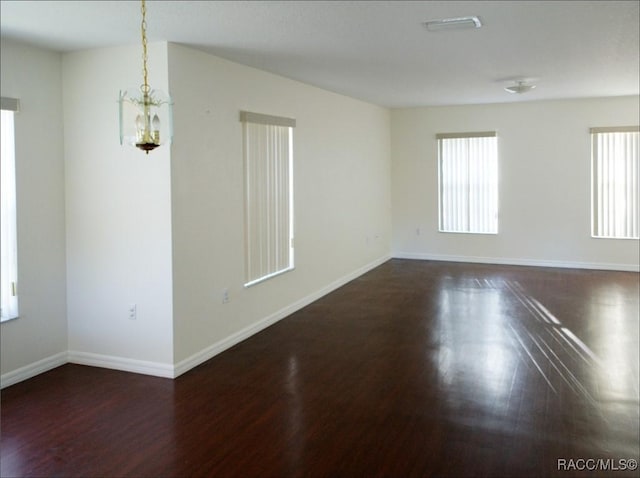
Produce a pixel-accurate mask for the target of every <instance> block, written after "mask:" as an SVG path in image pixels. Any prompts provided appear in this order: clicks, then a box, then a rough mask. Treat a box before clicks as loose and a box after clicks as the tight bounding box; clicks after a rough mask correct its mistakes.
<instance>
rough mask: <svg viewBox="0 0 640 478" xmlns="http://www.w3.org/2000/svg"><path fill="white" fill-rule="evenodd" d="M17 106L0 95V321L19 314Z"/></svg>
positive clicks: (16, 102)
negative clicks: (15, 117) (15, 127)
mask: <svg viewBox="0 0 640 478" xmlns="http://www.w3.org/2000/svg"><path fill="white" fill-rule="evenodd" d="M17 110H18V100H16V99H13V98H2V107H1V113H2V116H1V118H0V123H1V129H2V137H1V138H0V147H1V152H0V163H1V165H0V169H1V171H0V182H1V184H0V188H1V194H0V209H1V215H2V221H1V224H0V227H1V229H2V231H1V236H2V237H0V242H1V247H0V249H1V252H0V254H1V257H0V261H1V266H0V267H1V270H0V272H1V275H2V277H1V278H0V287H1V291H0V302H1V303H0V309H1V310H0V316H1V321H3V322H4V321H5V320H10V319H15V318H16V317H18V293H17V286H18V244H17V233H16V167H15V141H14V126H13V119H14V118H13V116H14V113H15V112H16V111H17Z"/></svg>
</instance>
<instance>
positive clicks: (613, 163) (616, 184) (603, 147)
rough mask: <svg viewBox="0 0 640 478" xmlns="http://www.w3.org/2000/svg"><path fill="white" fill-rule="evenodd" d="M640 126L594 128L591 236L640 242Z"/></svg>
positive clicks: (592, 143) (592, 133)
mask: <svg viewBox="0 0 640 478" xmlns="http://www.w3.org/2000/svg"><path fill="white" fill-rule="evenodd" d="M639 131H640V128H639V127H638V126H630V127H615V128H591V130H590V132H591V228H592V231H591V234H592V235H593V237H608V238H617V239H638V238H639V230H638V222H639V218H638V214H639V208H638V174H639V169H638V138H639V136H640V133H639Z"/></svg>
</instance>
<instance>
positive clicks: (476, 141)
mask: <svg viewBox="0 0 640 478" xmlns="http://www.w3.org/2000/svg"><path fill="white" fill-rule="evenodd" d="M436 139H437V141H438V165H439V174H438V176H439V196H440V198H439V199H440V201H439V204H440V219H439V224H440V231H442V232H469V233H479V234H497V233H498V142H497V137H496V133H495V132H481V133H461V134H438V135H436Z"/></svg>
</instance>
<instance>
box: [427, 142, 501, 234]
mask: <svg viewBox="0 0 640 478" xmlns="http://www.w3.org/2000/svg"><path fill="white" fill-rule="evenodd" d="M476 138H494V141H495V143H494V144H493V145H492V147H493V148H495V157H494V158H492V160H493V161H494V163H495V164H493V165H492V166H493V167H494V171H493V172H494V173H495V177H494V178H493V185H494V187H495V192H494V195H493V196H492V197H491V198H490V199H491V200H493V202H494V203H495V204H494V205H495V209H494V211H492V212H493V214H494V215H495V217H494V218H493V220H492V221H491V225H495V229H494V228H490V229H489V230H486V229H478V228H472V223H473V222H474V221H473V220H472V217H471V210H472V207H471V192H470V191H471V187H472V181H471V180H468V181H467V183H466V185H464V187H465V188H466V189H467V196H468V199H469V206H468V208H467V216H468V217H467V226H466V228H458V229H455V228H451V227H449V228H447V226H446V224H445V222H450V221H451V219H448V220H446V219H445V215H446V213H447V212H448V211H446V210H445V207H446V200H445V196H447V191H446V185H445V184H444V183H445V178H444V170H445V167H444V162H445V159H447V158H444V152H443V151H444V142H445V141H446V140H460V139H462V140H473V139H476ZM436 143H437V161H438V178H437V179H438V232H441V233H447V234H474V235H497V234H499V210H500V209H499V207H500V203H499V199H500V195H499V155H498V135H497V132H496V131H480V132H466V133H438V134H436ZM459 160H460V158H459ZM466 161H467V165H466V168H467V170H469V169H470V166H469V164H468V163H469V156H468V155H467V157H466ZM467 173H468V171H467ZM490 186H491V184H489V185H488V186H486V187H490ZM485 202H486V199H485ZM489 206H491V204H489V205H488V207H489ZM491 207H493V206H491Z"/></svg>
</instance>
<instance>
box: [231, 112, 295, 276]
mask: <svg viewBox="0 0 640 478" xmlns="http://www.w3.org/2000/svg"><path fill="white" fill-rule="evenodd" d="M240 119H241V121H242V122H243V129H244V160H245V240H246V281H247V282H246V283H245V286H250V285H253V284H255V283H257V282H261V281H263V280H265V279H268V278H270V277H273V276H275V275H278V274H281V273H282V272H285V271H288V270H291V269H292V268H293V171H292V169H293V155H292V152H293V151H292V149H293V148H292V144H293V138H292V136H293V135H292V128H293V127H294V126H295V120H293V119H289V118H280V117H275V116H267V115H261V114H257V113H249V112H242V113H241V115H240Z"/></svg>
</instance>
